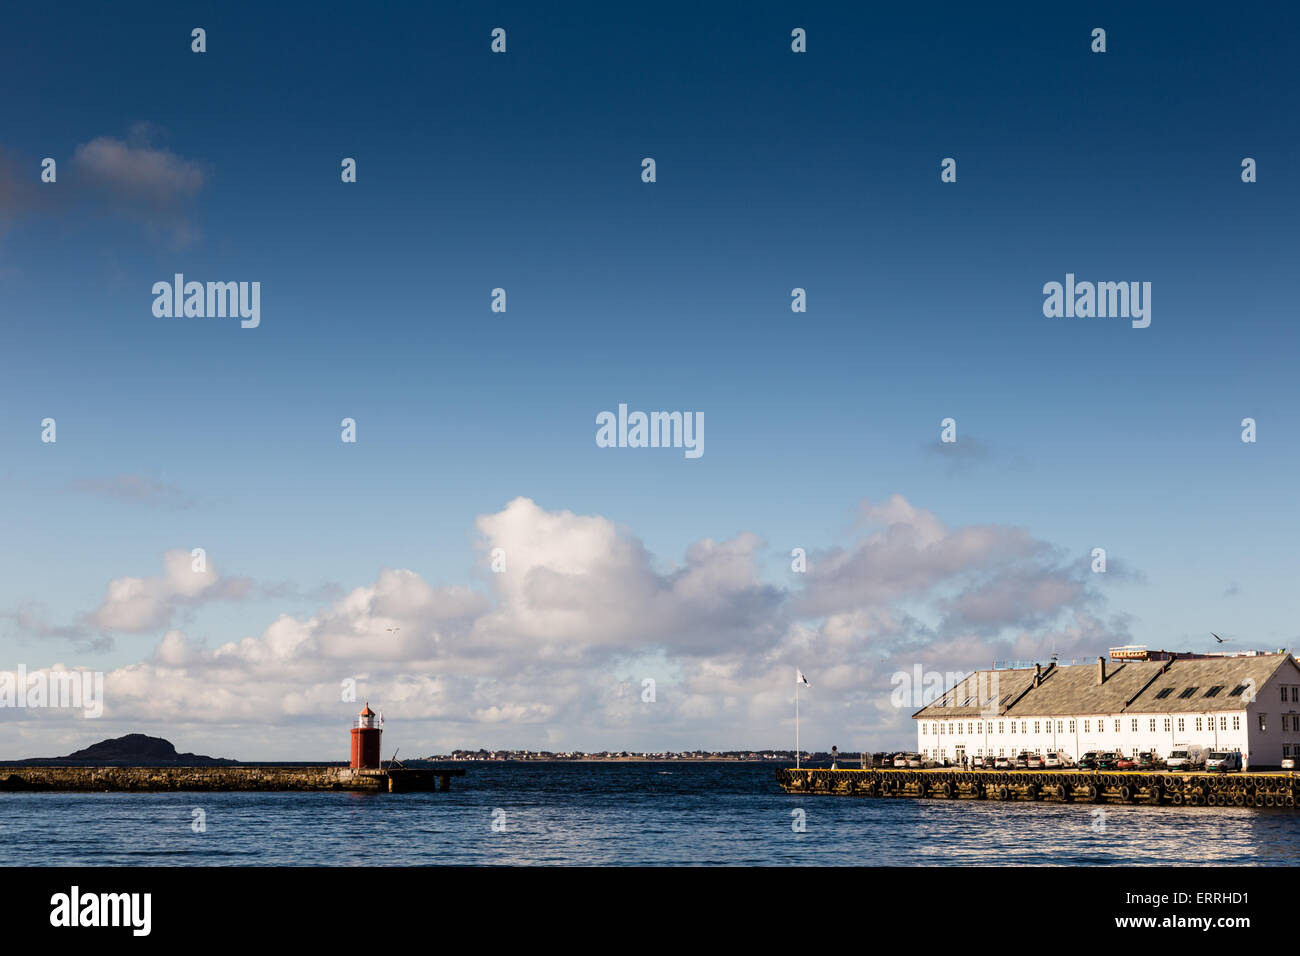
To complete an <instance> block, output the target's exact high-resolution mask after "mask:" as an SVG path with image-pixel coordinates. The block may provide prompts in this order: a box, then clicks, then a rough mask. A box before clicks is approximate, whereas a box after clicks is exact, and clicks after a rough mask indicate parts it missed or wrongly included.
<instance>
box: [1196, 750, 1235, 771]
mask: <svg viewBox="0 0 1300 956" xmlns="http://www.w3.org/2000/svg"><path fill="white" fill-rule="evenodd" d="M1205 769H1206V770H1219V771H1222V772H1223V773H1231V772H1232V771H1234V770H1240V769H1241V752H1240V751H1237V750H1212V751H1210V755H1209V756H1208V757H1206V758H1205Z"/></svg>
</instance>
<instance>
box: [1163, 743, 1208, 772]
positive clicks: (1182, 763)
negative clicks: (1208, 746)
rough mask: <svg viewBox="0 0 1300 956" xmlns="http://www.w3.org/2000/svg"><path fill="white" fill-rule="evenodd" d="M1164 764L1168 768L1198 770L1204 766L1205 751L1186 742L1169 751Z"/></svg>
mask: <svg viewBox="0 0 1300 956" xmlns="http://www.w3.org/2000/svg"><path fill="white" fill-rule="evenodd" d="M1166 765H1167V766H1168V768H1169V769H1170V770H1200V769H1201V768H1203V767H1204V766H1205V751H1204V750H1202V749H1201V748H1200V747H1197V746H1194V745H1191V744H1187V745H1184V746H1181V747H1177V746H1176V747H1175V748H1174V749H1173V750H1171V751H1169V759H1168V761H1166Z"/></svg>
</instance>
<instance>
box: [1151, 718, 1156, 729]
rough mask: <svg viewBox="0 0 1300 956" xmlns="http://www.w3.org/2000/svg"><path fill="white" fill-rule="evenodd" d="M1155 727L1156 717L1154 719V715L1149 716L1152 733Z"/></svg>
mask: <svg viewBox="0 0 1300 956" xmlns="http://www.w3.org/2000/svg"><path fill="white" fill-rule="evenodd" d="M1155 729H1156V719H1155V718H1154V717H1152V718H1151V731H1152V733H1154V732H1155Z"/></svg>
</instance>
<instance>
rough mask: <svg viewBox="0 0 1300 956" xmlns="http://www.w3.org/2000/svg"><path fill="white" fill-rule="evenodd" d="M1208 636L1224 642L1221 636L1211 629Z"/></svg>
mask: <svg viewBox="0 0 1300 956" xmlns="http://www.w3.org/2000/svg"><path fill="white" fill-rule="evenodd" d="M1210 637H1212V638H1214V639H1215V640H1216V641H1218V642H1219V643H1220V644H1222V643H1224V640H1223V638H1221V637H1219V635H1218V634H1215V633H1214V632H1213V631H1211V632H1210ZM1228 640H1232V638H1228Z"/></svg>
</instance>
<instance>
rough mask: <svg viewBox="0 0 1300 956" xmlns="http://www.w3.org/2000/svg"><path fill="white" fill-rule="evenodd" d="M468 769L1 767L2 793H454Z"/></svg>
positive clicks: (0, 787) (0, 785) (0, 786)
mask: <svg viewBox="0 0 1300 956" xmlns="http://www.w3.org/2000/svg"><path fill="white" fill-rule="evenodd" d="M464 775H465V770H464V768H462V767H446V768H442V767H432V768H418V769H407V768H402V767H398V768H394V769H391V770H384V769H379V770H350V769H348V768H347V767H46V766H32V767H0V791H33V790H49V791H53V790H70V791H90V792H94V791H129V792H137V791H138V792H151V791H169V790H207V791H241V790H247V791H290V790H295V791H296V790H301V791H321V790H350V791H359V792H368V793H413V792H430V791H434V790H449V789H451V778H452V777H463V776H464Z"/></svg>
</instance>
